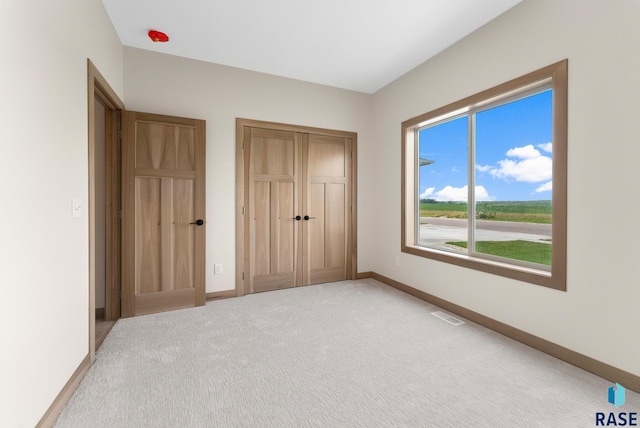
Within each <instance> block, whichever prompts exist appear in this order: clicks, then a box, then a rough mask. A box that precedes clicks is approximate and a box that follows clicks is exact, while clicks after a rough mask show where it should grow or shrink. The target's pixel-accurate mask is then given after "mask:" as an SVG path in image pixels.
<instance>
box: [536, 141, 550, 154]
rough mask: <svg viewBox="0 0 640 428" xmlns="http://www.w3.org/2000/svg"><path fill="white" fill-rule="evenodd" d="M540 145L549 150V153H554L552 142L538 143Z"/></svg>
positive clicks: (546, 150)
mask: <svg viewBox="0 0 640 428" xmlns="http://www.w3.org/2000/svg"><path fill="white" fill-rule="evenodd" d="M538 147H540V148H541V149H542V150H543V151H545V152H547V153H552V152H553V150H552V149H553V144H552V143H544V144H538Z"/></svg>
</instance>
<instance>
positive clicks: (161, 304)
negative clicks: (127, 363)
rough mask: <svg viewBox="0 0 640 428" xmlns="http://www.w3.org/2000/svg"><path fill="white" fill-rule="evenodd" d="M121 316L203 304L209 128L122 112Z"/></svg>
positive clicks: (189, 121) (192, 122)
mask: <svg viewBox="0 0 640 428" xmlns="http://www.w3.org/2000/svg"><path fill="white" fill-rule="evenodd" d="M122 146H123V159H122V161H123V166H122V168H123V183H122V185H123V200H122V232H123V249H122V250H123V251H122V257H123V259H122V315H123V316H125V317H126V316H135V315H143V314H148V313H153V312H161V311H166V310H172V309H180V308H187V307H193V306H198V305H203V304H204V303H205V283H204V282H205V276H204V273H205V272H204V270H205V228H206V223H205V221H204V220H205V122H204V121H202V120H196V119H185V118H177V117H170V116H161V115H154V114H148V113H138V112H128V111H126V112H124V120H123V141H122Z"/></svg>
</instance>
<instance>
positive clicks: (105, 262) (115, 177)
mask: <svg viewBox="0 0 640 428" xmlns="http://www.w3.org/2000/svg"><path fill="white" fill-rule="evenodd" d="M87 74H88V82H87V83H88V94H87V95H88V116H89V117H88V131H89V132H88V164H89V195H88V206H89V210H88V212H89V355H90V362H91V363H93V361H94V360H95V351H96V349H97V347H99V346H100V344H101V343H102V340H104V338H105V337H106V335H107V333H108V332H109V330H110V329H111V327H112V326H113V324H114V323H115V321H116V320H117V319H118V318H120V298H119V294H120V277H121V273H120V271H121V268H120V264H121V256H120V253H121V244H120V241H121V232H120V218H119V217H120V207H121V199H122V198H121V178H120V176H121V173H120V170H121V155H120V153H121V150H120V138H121V136H120V129H121V117H122V110H123V109H124V104H123V103H122V101H121V100H120V98H119V97H118V96H117V95H116V93H115V91H114V90H113V89H112V88H111V87H110V86H109V84H108V82H107V81H106V79H105V78H104V77H103V76H102V74H100V72H99V71H98V69H97V68H96V67H95V65H94V64H93V63H92V62H91V60H87Z"/></svg>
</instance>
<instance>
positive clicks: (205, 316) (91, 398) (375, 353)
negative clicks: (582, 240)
mask: <svg viewBox="0 0 640 428" xmlns="http://www.w3.org/2000/svg"><path fill="white" fill-rule="evenodd" d="M436 310H439V308H437V307H435V306H433V305H430V304H428V303H425V302H423V301H421V300H419V299H417V298H414V297H412V296H410V295H407V294H405V293H402V292H400V291H397V290H395V289H393V288H390V287H388V286H386V285H384V284H381V283H379V282H377V281H375V280H372V279H366V280H358V281H346V282H339V283H333V284H322V285H314V286H309V287H301V288H296V289H288V290H281V291H274V292H268V293H261V294H253V295H248V296H245V297H241V298H234V299H227V300H220V301H214V302H209V303H207V305H206V306H203V307H198V308H194V309H186V310H180V311H173V312H167V313H162V314H155V315H148V316H143V317H138V318H127V319H121V320H119V321H118V322H117V323H116V325H115V326H114V328H113V329H112V330H111V332H110V333H109V335H108V336H107V338H106V340H105V341H104V343H103V345H102V347H101V348H100V349H99V351H98V353H97V360H96V362H95V364H94V365H93V366H92V367H91V369H90V370H89V372H88V373H87V374H86V376H85V378H84V379H83V381H82V382H81V384H80V385H79V387H78V388H77V390H76V392H75V393H74V394H73V396H72V397H71V399H70V401H69V403H68V404H67V406H66V408H65V409H64V410H63V412H62V413H61V415H60V417H59V418H58V420H57V422H56V425H55V426H56V427H58V428H65V427H83V428H84V427H112V428H113V427H492V428H493V427H592V426H595V414H596V412H606V413H607V414H608V412H610V411H614V412H621V411H626V412H632V411H636V412H638V411H640V396H639V395H638V394H636V393H633V392H631V391H627V397H626V401H627V402H626V404H624V406H623V407H620V408H619V409H617V410H616V409H615V408H614V406H612V405H611V404H609V403H608V402H607V389H608V388H609V386H611V382H610V381H607V380H605V379H602V378H600V377H597V376H595V375H592V374H590V373H587V372H585V371H583V370H581V369H578V368H576V367H574V366H572V365H569V364H567V363H564V362H562V361H560V360H557V359H555V358H553V357H550V356H548V355H546V354H544V353H541V352H539V351H536V350H534V349H532V348H529V347H527V346H525V345H522V344H520V343H518V342H515V341H513V340H511V339H508V338H506V337H504V336H502V335H500V334H498V333H495V332H493V331H490V330H488V329H486V328H484V327H481V326H478V325H476V324H473V323H470V322H466V323H465V324H462V325H459V326H453V325H451V324H449V323H447V322H445V321H443V320H441V319H439V318H436V317H434V316H432V315H431V314H430V313H431V312H433V311H436ZM585 334H587V333H585Z"/></svg>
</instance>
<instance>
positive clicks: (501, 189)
mask: <svg viewBox="0 0 640 428" xmlns="http://www.w3.org/2000/svg"><path fill="white" fill-rule="evenodd" d="M475 119H476V132H475V156H476V159H475V160H476V164H475V168H474V170H475V183H476V187H475V204H476V205H475V211H476V229H475V251H476V252H477V253H482V254H490V255H495V256H500V257H507V258H510V259H516V260H522V261H527V262H533V263H539V264H542V265H548V266H550V265H551V187H552V181H553V180H552V91H551V90H550V89H549V90H546V91H544V92H541V93H538V94H535V95H532V96H529V97H526V98H523V99H520V100H517V101H513V102H510V103H507V104H503V105H501V106H498V107H494V108H491V109H488V110H484V111H481V112H478V113H477V114H476V116H475Z"/></svg>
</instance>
